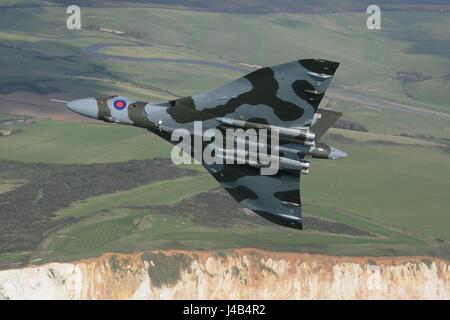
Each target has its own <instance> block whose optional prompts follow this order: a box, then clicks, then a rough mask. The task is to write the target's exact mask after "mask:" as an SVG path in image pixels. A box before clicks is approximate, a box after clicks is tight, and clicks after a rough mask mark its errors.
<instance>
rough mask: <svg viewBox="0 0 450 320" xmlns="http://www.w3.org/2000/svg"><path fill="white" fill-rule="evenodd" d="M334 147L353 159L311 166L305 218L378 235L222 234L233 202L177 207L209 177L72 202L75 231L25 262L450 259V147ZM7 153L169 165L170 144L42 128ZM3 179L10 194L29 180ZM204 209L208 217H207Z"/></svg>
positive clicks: (75, 128)
mask: <svg viewBox="0 0 450 320" xmlns="http://www.w3.org/2000/svg"><path fill="white" fill-rule="evenodd" d="M13 139H14V140H13ZM326 139H327V140H328V141H329V142H330V143H332V144H333V145H335V146H337V147H339V148H341V149H343V150H345V151H347V152H349V154H350V157H349V158H348V159H345V160H336V161H324V160H313V161H312V171H311V174H309V175H308V176H304V177H302V181H301V190H302V199H303V212H304V215H305V217H307V218H308V217H312V218H320V219H324V220H325V221H330V222H333V223H341V224H343V225H345V226H350V227H352V228H356V229H357V230H363V231H364V232H369V233H371V234H372V235H373V237H366V236H351V235H346V234H333V233H328V232H324V231H315V230H314V229H312V230H310V229H309V227H312V224H311V225H308V222H305V228H306V230H304V231H302V232H297V231H295V230H289V229H285V228H282V227H279V226H276V225H271V224H263V225H260V223H261V222H262V221H261V220H259V219H260V218H252V219H253V220H250V221H247V218H246V217H245V215H243V214H241V216H239V219H241V220H242V221H241V222H235V223H232V224H231V225H229V226H226V225H223V226H221V223H220V222H219V226H216V225H215V221H216V219H218V218H219V217H218V216H216V213H215V212H216V210H219V209H220V208H221V207H222V206H228V204H225V203H222V202H217V201H214V200H212V202H208V201H209V200H207V201H205V200H203V201H202V202H200V203H198V202H196V201H195V200H192V201H193V202H192V204H190V205H184V206H183V205H182V206H180V207H177V204H178V203H181V201H183V199H191V197H193V196H195V195H197V194H199V193H202V192H208V191H209V190H211V189H214V188H216V187H217V186H218V184H217V183H216V182H215V181H214V179H213V178H212V177H210V176H209V175H202V176H200V177H188V178H180V179H176V180H169V181H160V182H154V183H152V184H149V185H143V186H140V187H137V188H134V189H130V190H126V191H120V192H116V193H112V194H105V195H100V196H96V197H91V198H88V199H85V200H81V201H76V202H73V203H72V204H71V205H70V207H68V208H65V209H61V210H59V211H58V212H56V213H55V217H54V218H53V219H54V220H55V221H60V219H69V220H67V221H71V223H68V224H65V225H63V226H62V227H59V228H58V229H57V230H55V231H53V232H50V233H49V234H48V236H46V237H45V239H44V241H43V242H42V243H41V244H40V246H39V248H38V249H37V250H35V251H33V252H30V253H27V255H26V256H28V257H30V258H29V259H38V260H36V261H35V262H39V261H40V262H45V261H54V260H71V259H77V258H82V257H86V256H94V255H97V254H99V253H101V252H106V251H123V252H129V251H136V250H141V249H148V248H196V249H209V248H229V247H245V246H251V247H259V248H265V249H270V250H287V251H308V252H318V253H328V254H337V255H436V256H441V257H447V258H448V257H449V253H450V251H449V248H448V242H449V241H450V238H449V235H448V232H447V227H446V226H447V225H448V223H450V221H449V216H448V215H447V211H448V210H447V208H449V207H450V202H449V199H448V196H447V190H448V188H449V181H450V176H449V173H450V166H449V161H448V156H449V153H448V149H444V148H443V147H441V146H439V145H436V144H435V143H431V142H424V141H422V140H416V139H412V138H407V137H392V136H383V135H378V134H371V133H354V132H348V133H347V132H346V131H342V130H333V131H332V133H331V135H329V136H328V137H327V138H326ZM18 145H19V146H28V147H23V148H20V149H19V150H20V152H18V151H16V152H15V153H14V152H13V150H14V149H13V146H18ZM49 148H51V149H49ZM39 149H40V150H39ZM143 150H145V151H143ZM0 152H1V155H2V158H8V159H11V160H21V161H24V160H25V161H29V162H40V161H44V162H50V163H52V162H53V163H54V162H65V163H92V162H116V161H126V160H131V159H144V158H152V157H160V156H166V157H167V156H168V155H169V152H170V146H169V145H168V144H166V143H163V142H161V141H159V139H158V138H156V137H154V136H153V135H151V134H147V133H143V132H142V131H141V130H139V129H136V128H127V127H121V126H108V125H93V124H63V123H61V122H57V121H48V120H47V121H43V120H42V121H39V122H38V123H37V124H34V125H30V126H28V127H27V128H26V129H25V132H24V133H21V134H18V135H16V136H11V137H8V138H4V139H2V140H0ZM151 169H152V168H149V170H151ZM3 181H4V182H3V184H2V185H0V187H1V189H0V190H1V192H7V191H10V190H13V189H14V188H17V187H18V186H20V185H22V184H24V183H25V182H26V181H21V180H17V179H16V180H13V179H11V178H9V180H3ZM192 199H194V198H192ZM206 199H208V197H207V198H206ZM211 199H212V198H211ZM229 201H231V203H234V202H233V201H232V200H229ZM161 205H167V206H169V209H167V210H166V211H164V212H166V214H162V212H161V211H160V209H157V208H158V206H161ZM170 206H173V209H172V210H170ZM202 207H204V208H205V210H206V211H205V213H204V214H205V216H199V214H200V211H198V210H203V209H200V208H202ZM230 210H235V209H230ZM228 212H229V214H231V212H232V211H228ZM200 218H201V219H205V220H199V219H200ZM221 219H222V218H221ZM233 219H234V218H233ZM199 221H203V222H201V223H200V224H199ZM209 224H211V225H209ZM21 259H23V255H22V253H8V254H1V255H0V263H1V264H2V265H4V264H7V263H15V262H18V261H21Z"/></svg>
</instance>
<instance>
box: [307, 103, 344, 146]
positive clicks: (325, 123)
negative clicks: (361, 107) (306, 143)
mask: <svg viewBox="0 0 450 320" xmlns="http://www.w3.org/2000/svg"><path fill="white" fill-rule="evenodd" d="M341 116H342V113H340V112H337V111H332V110H325V109H321V110H317V112H316V114H315V115H314V120H313V122H312V124H311V131H312V132H314V133H315V134H316V141H318V140H319V139H320V138H321V137H322V136H323V135H324V134H325V132H327V131H328V129H330V128H331V127H332V126H333V124H334V123H335V122H336V120H337V119H339V118H340V117H341Z"/></svg>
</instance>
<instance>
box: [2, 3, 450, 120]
mask: <svg viewBox="0 0 450 320" xmlns="http://www.w3.org/2000/svg"><path fill="white" fill-rule="evenodd" d="M11 10H14V12H15V14H14V15H12V14H11ZM16 11H17V12H16ZM83 19H84V20H83V25H85V26H87V27H86V29H85V30H83V31H72V32H71V31H68V30H67V29H66V28H65V13H64V11H63V8H58V9H56V8H42V9H37V8H33V9H31V8H30V9H26V8H25V9H20V10H15V9H4V10H2V12H1V13H0V26H1V27H2V28H1V30H2V32H1V33H0V41H1V42H2V43H3V44H5V45H10V46H13V47H15V46H16V47H20V48H21V50H15V49H11V48H6V47H1V48H0V51H1V54H2V60H3V61H4V62H5V63H4V67H3V68H2V73H1V74H0V82H14V81H28V82H30V81H33V80H34V81H36V80H37V81H40V82H43V86H44V87H45V86H49V87H52V88H53V87H55V88H59V89H61V90H65V91H66V90H69V91H74V90H76V92H80V89H83V91H84V92H86V94H87V95H90V94H91V93H97V94H106V93H107V92H108V89H109V90H111V86H108V84H105V83H104V81H103V80H104V79H107V78H109V79H111V76H113V78H114V79H113V80H120V81H122V82H125V83H130V82H131V83H134V84H137V85H140V86H152V87H155V88H160V89H164V90H168V91H170V92H173V93H175V94H178V95H188V94H192V93H193V92H200V91H204V90H206V89H210V88H213V87H215V86H217V85H219V84H221V83H223V82H225V81H227V80H229V79H232V78H235V77H237V76H238V75H239V74H240V73H239V72H234V71H229V70H223V69H218V68H215V67H208V66H198V65H195V66H193V65H179V64H175V65H174V64H172V63H139V62H123V61H122V62H120V63H117V61H112V60H93V59H90V58H89V57H86V56H84V55H80V53H81V50H82V48H84V47H86V46H88V45H91V44H96V43H100V44H101V43H103V44H105V43H106V44H109V45H114V44H117V45H123V44H130V42H129V41H130V40H133V37H132V35H133V34H135V33H137V34H139V35H140V36H139V39H138V40H139V41H143V42H146V43H151V44H154V45H155V47H154V48H151V47H150V48H133V47H129V48H124V47H112V48H106V49H103V50H102V52H104V53H110V54H112V53H115V54H122V55H131V56H144V57H145V56H151V57H182V58H192V57H194V58H196V59H203V60H208V61H215V62H228V63H231V64H234V65H237V64H238V63H249V64H256V65H271V64H277V63H280V62H285V61H290V60H295V59H298V58H305V57H321V58H325V59H331V60H336V61H339V62H341V63H342V65H341V67H340V69H339V71H338V74H337V77H336V79H335V81H334V84H336V85H345V86H348V87H351V88H353V89H355V90H357V91H360V92H363V93H366V94H371V95H375V96H380V97H383V98H388V99H391V100H396V101H401V102H405V103H409V104H412V105H416V106H419V107H424V108H430V109H433V110H438V111H443V112H447V113H448V112H450V110H449V109H448V103H446V102H447V101H448V99H449V98H450V94H449V92H450V84H449V81H448V80H444V79H443V77H444V76H445V75H446V74H448V73H449V72H450V63H449V58H450V56H449V50H450V47H449V43H450V38H449V37H450V36H449V33H448V32H445V31H443V30H446V28H443V26H449V25H450V15H449V14H445V13H433V12H429V13H427V12H385V13H383V29H382V30H379V31H369V30H367V28H366V26H365V19H366V15H365V14H358V13H341V14H320V15H315V14H303V15H301V14H282V13H279V14H254V15H240V14H224V13H208V12H197V11H188V10H169V9H155V8H135V9H133V8H103V9H102V10H97V9H96V8H83ZM25 21H26V24H25ZM25 26H26V27H25ZM88 27H89V28H88ZM99 28H108V29H114V30H119V31H122V32H125V36H119V35H114V34H111V33H105V32H100V31H98V29H99ZM29 30H33V31H32V32H31V33H30V32H29ZM96 30H97V31H96ZM218 33H220V35H221V36H220V37H218V36H217V34H218ZM286 44H288V45H286ZM38 53H39V54H38ZM39 56H44V59H42V58H39ZM48 57H50V58H48ZM18 63H20V64H21V66H22V67H23V70H27V72H24V73H20V72H19V73H18V72H17V70H15V67H14V66H15V65H17V64H18ZM398 71H407V72H421V73H423V74H424V75H425V76H427V77H431V79H430V80H427V81H420V82H415V83H406V84H403V83H402V81H401V80H396V79H395V78H394V77H395V74H396V72H398ZM85 76H88V78H86V77H85ZM61 80H63V81H61ZM113 88H114V89H116V87H113ZM117 89H122V90H123V92H121V93H123V94H126V93H128V92H129V90H127V88H126V87H123V88H120V87H119V88H117ZM36 90H37V89H36ZM130 93H131V92H130ZM133 93H135V92H133ZM138 97H142V98H145V97H147V98H153V97H154V96H152V95H151V94H147V95H146V94H145V92H141V93H140V94H139V95H138Z"/></svg>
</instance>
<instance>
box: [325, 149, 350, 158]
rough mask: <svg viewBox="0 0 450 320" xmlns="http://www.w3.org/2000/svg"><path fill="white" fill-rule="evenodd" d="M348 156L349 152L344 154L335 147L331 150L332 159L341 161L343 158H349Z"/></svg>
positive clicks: (330, 156)
mask: <svg viewBox="0 0 450 320" xmlns="http://www.w3.org/2000/svg"><path fill="white" fill-rule="evenodd" d="M347 156H348V154H347V152H344V151H342V150H339V149H336V148H334V147H331V148H330V155H329V158H330V159H341V158H347Z"/></svg>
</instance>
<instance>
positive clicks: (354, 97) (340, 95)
mask: <svg viewBox="0 0 450 320" xmlns="http://www.w3.org/2000/svg"><path fill="white" fill-rule="evenodd" d="M128 42H129V43H128V44H113V43H109V44H108V43H105V44H93V45H89V46H87V47H84V48H83V53H84V54H86V55H88V56H90V57H92V58H94V59H99V60H118V61H129V62H141V63H142V62H144V63H147V62H148V63H175V64H191V65H205V66H211V67H217V68H222V69H227V70H231V71H236V72H239V73H247V72H249V71H252V70H254V69H253V68H250V67H245V66H238V65H234V64H231V63H227V62H215V61H208V60H201V59H176V58H149V57H129V56H124V55H114V54H106V53H103V52H100V51H101V50H102V49H105V48H109V47H141V48H142V47H152V46H153V45H152V44H151V43H147V42H142V41H132V40H129V41H128ZM327 96H328V97H330V98H332V99H335V100H341V101H351V102H354V103H358V104H362V105H366V106H370V107H372V108H376V109H391V110H398V111H401V112H408V113H410V114H415V115H418V116H423V117H431V118H436V119H444V120H448V121H450V114H448V113H444V112H439V111H434V110H430V109H426V108H418V107H415V106H412V105H407V104H404V103H398V102H394V101H389V100H386V99H382V98H376V97H372V96H368V95H365V94H362V93H359V92H356V91H353V90H350V89H344V88H339V87H331V88H329V89H328V90H327Z"/></svg>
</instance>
